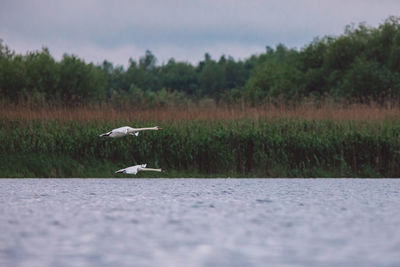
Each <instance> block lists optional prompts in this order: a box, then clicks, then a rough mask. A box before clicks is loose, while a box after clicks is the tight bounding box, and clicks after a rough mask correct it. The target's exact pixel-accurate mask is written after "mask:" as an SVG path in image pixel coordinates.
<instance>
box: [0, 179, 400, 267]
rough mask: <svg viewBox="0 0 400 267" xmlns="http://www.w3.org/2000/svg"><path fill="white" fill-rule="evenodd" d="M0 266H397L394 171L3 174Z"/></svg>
mask: <svg viewBox="0 0 400 267" xmlns="http://www.w3.org/2000/svg"><path fill="white" fill-rule="evenodd" d="M0 266H60V267H63V266H65V267H73V266H400V180H396V179H376V180H370V179H129V178H127V179H0Z"/></svg>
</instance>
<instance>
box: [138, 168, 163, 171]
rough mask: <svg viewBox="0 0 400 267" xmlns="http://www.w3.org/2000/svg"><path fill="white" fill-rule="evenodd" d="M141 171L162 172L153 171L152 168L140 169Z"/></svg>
mask: <svg viewBox="0 0 400 267" xmlns="http://www.w3.org/2000/svg"><path fill="white" fill-rule="evenodd" d="M140 170H141V171H153V172H162V169H153V168H140Z"/></svg>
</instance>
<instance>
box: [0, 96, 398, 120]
mask: <svg viewBox="0 0 400 267" xmlns="http://www.w3.org/2000/svg"><path fill="white" fill-rule="evenodd" d="M0 107H1V108H0V119H11V120H13V119H17V120H24V121H31V120H59V121H63V122H66V121H72V120H73V121H82V122H91V121H93V120H99V121H102V122H114V121H121V120H124V121H127V122H129V123H132V122H140V121H155V122H157V123H160V122H164V123H172V122H181V121H198V120H202V121H224V120H234V119H245V118H246V119H251V120H259V119H260V120H271V119H301V120H303V119H304V120H335V121H360V120H363V121H382V120H397V119H399V118H400V106H399V105H393V104H391V103H387V104H385V105H377V104H374V103H371V104H369V105H363V104H345V103H334V102H332V101H326V102H324V103H322V104H318V105H317V104H315V102H306V101H303V102H301V103H297V104H290V105H288V104H286V103H278V104H276V103H275V104H271V103H266V104H264V105H259V106H256V107H253V106H251V105H249V104H247V103H245V102H243V103H239V104H232V105H224V104H220V105H216V104H215V103H214V102H213V101H210V102H201V103H198V104H197V105H195V104H193V105H190V106H187V107H185V108H183V107H171V106H169V107H154V108H152V109H149V108H142V107H140V106H132V105H123V106H114V105H113V104H112V103H100V104H96V105H93V104H92V105H85V106H76V107H65V106H61V105H51V104H49V105H45V106H40V107H34V106H32V105H29V104H24V103H22V104H19V105H12V104H8V103H4V102H3V103H0Z"/></svg>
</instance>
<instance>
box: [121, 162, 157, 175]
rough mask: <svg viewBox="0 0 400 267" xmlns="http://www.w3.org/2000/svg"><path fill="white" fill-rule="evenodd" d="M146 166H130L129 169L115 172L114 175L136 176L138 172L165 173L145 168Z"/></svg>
mask: <svg viewBox="0 0 400 267" xmlns="http://www.w3.org/2000/svg"><path fill="white" fill-rule="evenodd" d="M146 165H147V164H141V165H135V166H130V167H127V168H125V169H120V170H118V171H116V172H115V173H126V174H137V173H138V172H139V171H155V172H165V171H164V170H162V169H152V168H146Z"/></svg>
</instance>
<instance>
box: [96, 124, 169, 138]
mask: <svg viewBox="0 0 400 267" xmlns="http://www.w3.org/2000/svg"><path fill="white" fill-rule="evenodd" d="M161 129H162V128H161V127H158V126H155V127H147V128H132V127H129V126H124V127H120V128H116V129H113V130H111V131H109V132H107V133H103V134H101V135H99V136H100V137H103V136H104V137H111V138H118V137H123V136H126V135H135V136H138V135H139V132H140V131H147V130H153V131H157V130H161Z"/></svg>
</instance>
